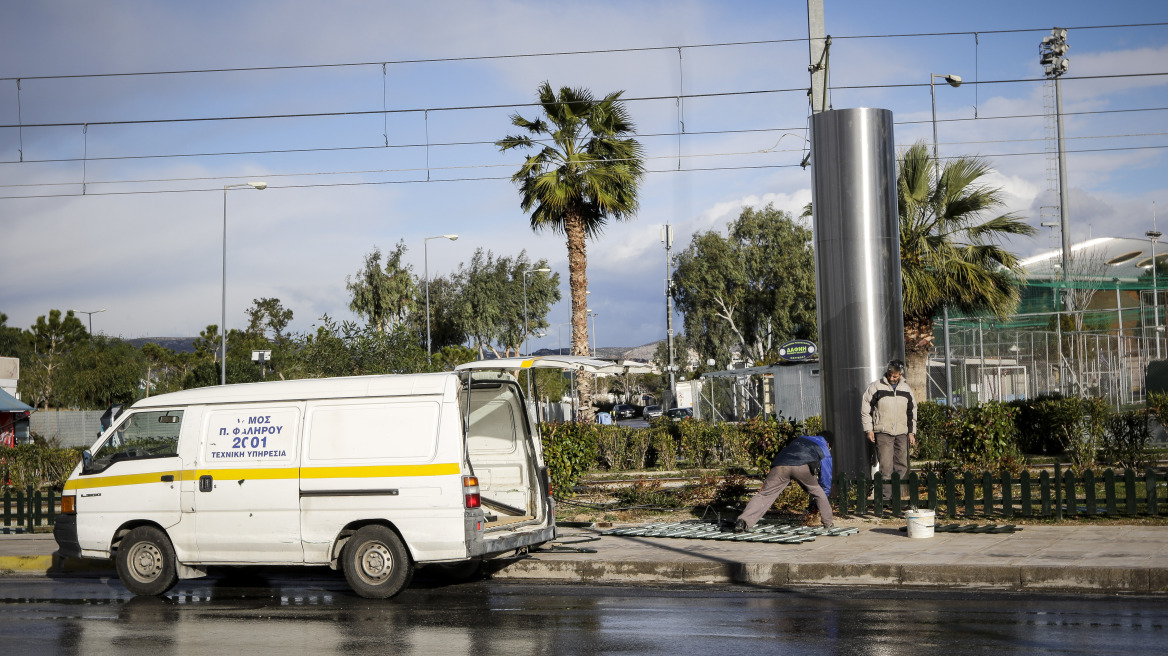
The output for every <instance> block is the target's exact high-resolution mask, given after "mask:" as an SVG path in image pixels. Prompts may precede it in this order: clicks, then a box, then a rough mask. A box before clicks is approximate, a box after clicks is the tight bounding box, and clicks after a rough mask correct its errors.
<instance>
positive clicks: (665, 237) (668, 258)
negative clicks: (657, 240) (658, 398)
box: [661, 223, 677, 409]
mask: <svg viewBox="0 0 1168 656" xmlns="http://www.w3.org/2000/svg"><path fill="white" fill-rule="evenodd" d="M661 243H663V244H665V339H666V342H667V343H666V346H667V347H668V349H669V403H670V404H674V403H676V402H677V378H676V374H677V366H676V365H675V364H674V363H673V294H672V293H671V292H672V291H673V226H671V225H669V224H668V223H666V224H665V225H664V226H662V227H661ZM675 407H676V406H675ZM667 409H668V408H667Z"/></svg>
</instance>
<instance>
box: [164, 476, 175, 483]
mask: <svg viewBox="0 0 1168 656" xmlns="http://www.w3.org/2000/svg"><path fill="white" fill-rule="evenodd" d="M162 482H163V483H173V482H174V474H163V475H162Z"/></svg>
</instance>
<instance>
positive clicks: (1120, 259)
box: [1021, 237, 1168, 281]
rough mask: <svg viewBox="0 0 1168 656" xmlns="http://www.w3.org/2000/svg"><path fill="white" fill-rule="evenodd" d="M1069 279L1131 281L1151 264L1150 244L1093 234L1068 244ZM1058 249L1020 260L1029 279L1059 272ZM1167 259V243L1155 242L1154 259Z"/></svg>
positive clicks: (1159, 260)
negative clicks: (1094, 235) (1069, 246)
mask: <svg viewBox="0 0 1168 656" xmlns="http://www.w3.org/2000/svg"><path fill="white" fill-rule="evenodd" d="M1071 257H1072V258H1073V260H1072V264H1071V277H1072V278H1101V279H1103V280H1108V281H1110V280H1111V279H1113V278H1119V279H1120V280H1126V281H1134V280H1136V279H1138V278H1139V277H1140V276H1142V275H1144V272H1145V271H1147V270H1148V269H1149V268H1151V266H1152V243H1151V241H1150V240H1148V239H1135V238H1132V237H1096V238H1094V239H1088V240H1087V241H1082V242H1079V243H1077V244H1072V245H1071ZM1062 258H1063V252H1062V249H1061V248H1060V249H1054V250H1050V251H1046V252H1043V253H1039V254H1038V255H1035V256H1033V257H1028V258H1026V259H1024V260H1022V262H1021V264H1022V266H1023V267H1024V268H1025V269H1026V272H1027V277H1030V278H1053V277H1056V276H1058V275H1060V273H1061V272H1060V270H1059V269H1060V267H1061V265H1062ZM1166 259H1168V243H1157V244H1156V261H1157V262H1164V261H1165V260H1166Z"/></svg>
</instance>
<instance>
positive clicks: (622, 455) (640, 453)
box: [596, 426, 650, 470]
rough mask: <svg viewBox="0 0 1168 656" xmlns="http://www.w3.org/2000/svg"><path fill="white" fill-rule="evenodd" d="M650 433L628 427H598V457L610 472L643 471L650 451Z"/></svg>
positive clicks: (599, 461)
mask: <svg viewBox="0 0 1168 656" xmlns="http://www.w3.org/2000/svg"><path fill="white" fill-rule="evenodd" d="M649 438H650V435H649V431H647V430H645V429H643V428H629V427H627V426H597V427H596V455H597V460H598V463H597V464H599V465H600V466H602V467H605V468H606V469H609V470H629V469H641V468H643V467H645V461H646V456H647V455H648V451H649Z"/></svg>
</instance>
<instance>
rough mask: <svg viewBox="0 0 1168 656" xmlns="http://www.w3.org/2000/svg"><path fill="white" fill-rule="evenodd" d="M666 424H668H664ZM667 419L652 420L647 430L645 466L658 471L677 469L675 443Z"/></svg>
mask: <svg viewBox="0 0 1168 656" xmlns="http://www.w3.org/2000/svg"><path fill="white" fill-rule="evenodd" d="M666 422H668V423H666ZM671 423H673V422H672V421H670V420H668V419H664V420H654V421H653V423H652V424H650V428H649V454H648V455H647V456H646V461H647V462H646V464H647V465H649V466H656V467H658V468H660V469H676V468H677V441H676V440H675V439H674V437H673V431H672V430H671V428H672V427H671V426H669V425H668V424H671Z"/></svg>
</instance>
